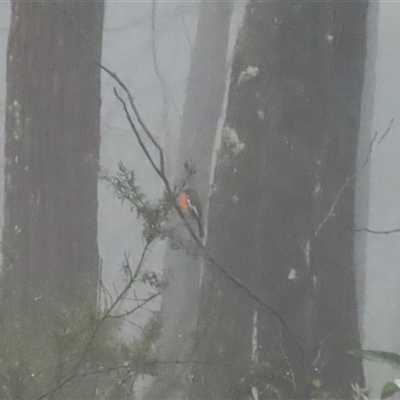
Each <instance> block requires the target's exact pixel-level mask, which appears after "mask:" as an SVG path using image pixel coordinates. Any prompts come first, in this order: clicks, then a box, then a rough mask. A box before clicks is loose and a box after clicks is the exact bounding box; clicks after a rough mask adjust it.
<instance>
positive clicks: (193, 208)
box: [179, 188, 204, 238]
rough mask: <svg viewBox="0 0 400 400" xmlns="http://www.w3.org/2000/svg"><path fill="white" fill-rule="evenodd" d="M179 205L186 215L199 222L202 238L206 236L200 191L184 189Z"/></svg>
mask: <svg viewBox="0 0 400 400" xmlns="http://www.w3.org/2000/svg"><path fill="white" fill-rule="evenodd" d="M179 206H180V209H181V211H182V212H183V213H184V214H185V216H189V217H190V218H191V219H194V220H195V221H196V222H197V226H198V227H199V236H200V237H201V238H202V237H203V236H204V229H203V222H202V218H203V211H202V208H201V201H200V197H199V195H198V193H197V192H196V191H195V190H194V189H192V188H186V189H184V190H183V191H182V194H181V197H180V201H179Z"/></svg>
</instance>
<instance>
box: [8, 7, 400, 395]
mask: <svg viewBox="0 0 400 400" xmlns="http://www.w3.org/2000/svg"><path fill="white" fill-rule="evenodd" d="M21 6H22V7H23V5H21ZM378 8H379V9H378ZM244 12H245V4H244V2H235V4H234V10H233V17H232V22H231V27H230V35H229V49H228V60H227V63H228V66H229V67H230V66H231V62H232V61H231V60H232V57H233V51H234V45H235V41H236V37H237V33H238V30H239V28H240V27H241V25H242V22H243V16H244ZM369 12H370V13H373V16H372V17H371V15H370V16H369V18H370V19H369V26H368V35H369V36H368V42H367V61H366V71H367V73H366V78H365V79H366V82H367V83H366V84H365V87H364V94H363V95H364V96H365V98H364V100H363V101H364V102H363V104H364V105H363V107H364V108H363V110H362V113H361V116H362V122H361V125H362V126H363V128H362V129H365V130H370V132H369V134H370V135H371V137H372V136H373V133H374V132H379V134H382V133H384V132H385V131H386V129H387V128H388V127H389V125H390V121H391V120H392V119H393V118H394V121H393V124H392V125H391V128H390V131H389V133H388V136H387V138H385V140H384V141H382V143H381V144H379V146H376V147H375V148H374V150H373V152H372V154H371V159H370V164H369V173H370V175H369V184H368V185H369V188H368V191H367V192H366V193H363V195H362V197H361V198H360V195H358V198H357V197H356V214H357V205H360V207H361V209H363V210H364V208H363V207H365V204H366V199H365V196H368V199H367V207H368V209H367V214H365V213H364V214H363V211H361V212H360V215H361V216H360V217H359V221H361V223H363V224H364V225H363V226H357V227H358V228H369V229H371V230H377V231H386V230H391V229H397V228H400V212H399V198H400V179H399V173H398V170H399V168H400V161H399V148H400V131H399V118H400V115H399V113H400V110H399V105H400V81H399V78H398V77H399V71H400V53H399V51H398V43H397V42H398V36H397V34H399V33H400V24H399V22H400V5H399V4H397V3H395V2H379V7H378V4H373V7H370V9H369ZM198 16H199V3H198V2H161V1H160V2H155V3H153V2H134V1H133V2H112V1H106V3H105V14H104V30H103V43H102V64H103V65H104V66H106V67H107V68H109V69H110V70H111V71H113V72H116V73H117V74H118V76H119V77H120V78H121V80H122V81H123V82H124V83H125V84H126V85H127V86H128V87H129V88H130V90H131V92H132V94H133V96H134V99H135V103H136V105H137V107H138V109H139V110H140V112H141V114H142V117H143V119H144V120H145V121H146V123H147V125H148V126H149V128H150V129H151V131H152V132H155V133H156V135H157V140H158V141H159V142H160V143H161V145H162V146H164V147H165V146H166V145H167V143H166V140H168V138H169V137H174V138H175V140H178V139H179V134H180V129H181V123H182V114H183V107H184V102H185V96H186V83H187V77H188V73H189V70H190V65H191V64H190V62H191V55H192V53H193V46H194V42H195V38H196V24H197V20H198ZM10 20H11V10H10V4H9V3H8V2H1V3H0V55H1V56H0V107H1V108H0V146H2V147H3V146H4V127H5V102H6V57H7V41H8V33H9V27H10ZM227 77H229V74H228V75H227ZM227 82H228V81H227ZM114 86H115V82H114V81H113V80H112V79H111V78H110V76H108V75H107V74H106V73H105V72H104V71H102V74H101V147H100V166H101V167H102V168H105V169H106V170H108V171H111V172H113V171H117V168H118V163H119V162H120V161H122V162H123V163H124V165H125V166H126V167H127V168H129V169H134V171H135V177H136V179H137V183H138V184H139V185H140V186H141V187H142V190H143V191H144V192H145V193H147V194H148V195H149V196H150V198H152V199H157V198H158V197H159V196H161V195H162V193H163V187H162V185H161V184H160V181H159V179H158V177H157V176H156V174H155V173H154V171H153V170H152V169H151V168H150V167H149V164H148V161H147V160H146V157H145V156H144V154H143V152H142V151H141V149H140V147H139V145H138V143H137V140H136V138H135V136H134V135H133V134H132V131H131V128H130V127H129V125H128V124H127V121H126V117H125V115H124V113H123V111H122V109H121V104H120V103H119V102H118V100H117V99H116V97H115V95H114V93H113V87H114ZM366 88H367V89H366ZM371 99H372V100H371ZM226 103H227V102H226V98H225V102H224V104H225V106H224V111H223V112H222V113H221V115H220V121H219V128H218V129H219V130H221V128H222V124H223V121H224V119H225V109H226ZM205 118H207V116H205ZM371 118H372V124H371ZM363 121H367V122H365V123H364V125H363ZM166 138H167V139H166ZM214 151H216V149H215V150H214ZM2 154H3V152H2ZM1 157H3V155H2V156H1ZM200 157H201V155H200ZM214 157H215V156H214ZM166 161H167V168H170V171H174V170H175V169H176V168H177V169H179V167H177V166H175V165H174V161H173V160H172V159H169V158H168V154H167V160H166ZM3 165H4V160H3V159H2V158H1V159H0V179H1V182H0V185H1V187H4V171H3ZM212 175H214V174H213V173H212ZM366 179H368V178H366ZM211 181H212V177H211ZM98 204H99V205H98V244H99V253H100V257H101V260H102V279H103V282H104V284H105V286H106V287H107V288H108V289H109V290H110V291H114V290H115V291H119V290H121V288H123V277H122V275H121V266H122V265H123V262H124V254H126V255H128V256H129V259H130V260H131V261H132V264H133V265H135V264H136V263H137V262H138V260H139V257H140V251H141V250H140V249H141V247H142V244H143V239H142V237H141V223H140V221H138V220H137V219H136V218H135V214H134V213H132V212H131V210H130V208H129V206H128V205H127V204H126V203H125V204H122V205H121V201H119V200H118V199H117V198H116V197H115V195H114V190H113V188H112V187H111V185H110V184H109V182H106V181H102V180H100V181H99V185H98ZM0 206H1V208H3V191H1V192H0ZM0 215H1V217H0V224H1V225H2V226H3V214H2V213H1V214H0ZM361 235H363V238H362V239H360V240H359V245H360V246H364V245H365V247H363V248H361V249H359V248H358V249H356V253H357V252H358V253H357V254H358V256H357V260H358V265H357V273H358V274H360V276H361V277H362V278H360V282H364V279H365V287H363V288H361V292H362V294H361V295H360V304H359V310H362V311H361V312H360V315H359V324H360V331H361V341H362V347H363V348H367V349H377V350H382V351H391V352H398V353H399V352H400V341H399V334H398V332H399V328H400V319H399V309H400V295H399V290H398V287H399V282H400V269H399V262H400V246H399V244H400V242H399V240H400V233H393V234H372V233H371V234H364V233H361ZM356 243H357V242H356ZM166 249H167V242H166V241H163V242H160V243H157V244H156V245H154V246H153V247H152V248H151V251H150V254H149V256H148V258H147V261H146V262H147V264H146V265H149V266H150V268H151V270H154V271H156V272H157V273H162V272H163V265H164V257H165V252H166ZM358 288H359V289H360V283H358ZM140 290H143V293H142V294H143V295H145V294H146V293H147V288H142V289H140V288H138V291H139V294H140ZM160 309H161V299H160V298H157V299H156V300H155V301H153V302H152V303H151V304H150V305H149V306H148V308H147V309H146V310H142V311H141V312H140V313H139V314H138V315H136V316H135V318H134V319H133V320H132V321H133V322H135V323H137V324H142V323H143V321H146V320H147V319H148V318H150V316H151V315H152V312H153V311H156V310H160ZM124 329H125V328H121V334H122V336H124V335H132V334H139V332H140V330H139V329H135V328H134V329H133V331H132V330H129V329H127V330H126V331H125V330H124ZM132 332H134V333H132ZM176 340H177V341H178V342H179V339H178V338H176ZM161 353H162V351H161ZM364 368H365V373H366V383H367V386H369V387H371V388H373V389H374V391H376V392H375V393H379V390H380V388H381V387H382V386H383V384H384V383H385V382H387V381H388V380H391V379H396V378H399V376H398V372H396V371H395V370H392V369H391V368H390V367H386V366H382V365H380V364H375V363H370V362H365V363H364ZM143 385H144V386H146V385H147V386H150V385H151V380H150V381H149V380H147V381H146V380H145V381H144V382H143ZM140 392H141V390H139V392H138V393H140ZM143 393H144V391H143V392H142V394H143Z"/></svg>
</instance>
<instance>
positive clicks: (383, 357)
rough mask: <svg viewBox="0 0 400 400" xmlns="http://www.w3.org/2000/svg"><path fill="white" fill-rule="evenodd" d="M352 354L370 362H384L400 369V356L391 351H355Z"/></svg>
mask: <svg viewBox="0 0 400 400" xmlns="http://www.w3.org/2000/svg"><path fill="white" fill-rule="evenodd" d="M351 354H354V355H358V356H360V357H362V358H365V359H366V360H370V361H382V362H384V363H386V364H390V365H392V366H393V367H396V368H398V369H400V354H397V353H392V352H389V351H376V350H361V351H353V352H351Z"/></svg>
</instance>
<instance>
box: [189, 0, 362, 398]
mask: <svg viewBox="0 0 400 400" xmlns="http://www.w3.org/2000/svg"><path fill="white" fill-rule="evenodd" d="M367 6H368V4H367V2H366V1H365V2H358V3H349V2H328V1H326V2H320V3H310V2H304V1H294V2H256V1H251V2H250V3H249V4H248V6H247V10H246V16H245V21H244V26H243V28H242V31H241V33H240V35H239V38H238V41H237V45H236V49H235V55H234V62H233V69H232V76H231V85H230V90H229V103H228V108H227V118H226V123H225V129H224V133H223V138H222V146H221V150H220V152H219V157H218V161H217V170H216V176H215V191H214V192H213V194H212V196H211V201H210V215H209V221H210V222H209V237H208V242H207V247H208V249H209V251H210V253H211V254H212V255H213V257H214V258H215V259H216V260H217V261H218V263H219V264H221V265H223V266H224V267H225V268H226V269H227V270H228V271H229V272H230V273H231V274H233V275H234V276H235V277H237V278H238V279H239V280H240V281H241V282H242V283H243V284H244V285H245V286H246V287H248V288H250V289H251V291H252V292H253V293H254V294H255V295H256V296H258V297H259V298H260V299H262V300H263V301H264V302H268V303H269V304H270V305H271V306H272V307H274V309H276V310H277V311H278V313H279V314H280V315H281V317H282V318H284V319H285V320H286V321H287V324H283V325H282V323H281V321H279V319H277V318H276V316H274V315H273V313H272V312H271V309H270V308H268V307H265V306H263V305H261V304H260V302H257V301H254V300H253V299H251V298H249V296H248V295H247V294H246V293H245V292H244V291H243V290H242V289H240V288H239V287H238V286H237V285H236V284H234V283H233V282H232V281H231V280H229V279H227V278H226V276H225V275H222V274H221V273H220V271H219V269H218V267H216V266H215V265H209V266H208V267H207V269H206V271H205V277H204V280H203V287H202V294H201V318H200V319H199V324H198V335H197V346H198V348H200V349H202V352H201V354H202V360H203V362H204V363H205V364H198V366H197V367H196V369H195V374H194V379H193V383H192V393H191V398H207V399H221V398H230V399H234V398H238V399H239V398H240V399H242V398H247V397H248V396H250V397H254V396H255V394H254V393H255V392H257V396H258V397H259V398H278V397H279V398H304V397H307V396H308V395H309V392H310V391H312V390H313V386H312V384H311V383H312V382H314V386H315V385H316V386H319V384H321V385H322V386H321V388H320V390H322V391H327V392H330V393H331V394H333V395H334V396H335V397H336V396H337V397H338V398H340V396H345V398H349V397H351V383H355V382H358V383H359V384H360V385H363V370H362V364H361V361H360V360H358V359H355V358H352V357H351V356H350V355H349V354H347V353H346V351H347V350H350V349H358V348H359V347H360V343H359V332H358V327H357V321H358V314H357V302H356V293H355V273H354V268H353V252H354V248H353V247H354V246H353V239H354V237H353V236H354V235H353V232H352V231H351V230H349V229H348V227H347V225H346V223H347V224H349V225H352V224H353V221H354V183H355V182H354V181H355V179H354V178H351V177H354V174H355V173H356V155H357V143H358V131H359V125H360V107H361V93H362V89H363V81H364V60H365V53H366V16H367V8H368V7H367ZM348 178H351V179H350V180H348ZM346 182H347V183H346ZM344 222H346V223H344ZM316 382H317V383H316ZM254 398H255V397H254Z"/></svg>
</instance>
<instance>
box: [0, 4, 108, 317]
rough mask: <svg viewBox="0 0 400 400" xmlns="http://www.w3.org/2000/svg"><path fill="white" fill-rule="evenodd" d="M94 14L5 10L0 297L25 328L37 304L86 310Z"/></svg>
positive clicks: (90, 261) (91, 280)
mask: <svg viewBox="0 0 400 400" xmlns="http://www.w3.org/2000/svg"><path fill="white" fill-rule="evenodd" d="M103 12H104V4H103V1H97V2H85V1H82V2H79V3H69V2H51V3H48V2H34V3H22V2H19V1H17V0H14V1H13V2H12V22H11V30H10V35H9V44H8V53H7V56H8V57H7V112H6V142H5V205H4V220H5V222H4V230H3V242H2V249H3V255H4V273H5V277H4V282H3V297H4V299H5V301H6V303H7V305H9V306H11V310H12V312H13V313H22V314H23V315H24V316H25V317H26V318H27V320H32V319H34V318H35V317H38V315H35V312H34V311H35V310H37V308H35V307H36V306H38V304H39V303H41V304H46V305H51V304H54V302H56V303H57V302H60V304H61V303H65V302H71V301H74V302H82V301H85V302H86V301H90V303H91V306H95V299H96V289H97V283H98V258H99V255H98V246H97V179H98V178H97V173H98V160H99V145H100V70H99V67H98V66H97V65H96V64H95V62H96V61H99V60H100V55H101V42H102V41H101V39H102V26H103ZM81 304H82V303H81ZM32 313H33V314H32Z"/></svg>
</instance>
